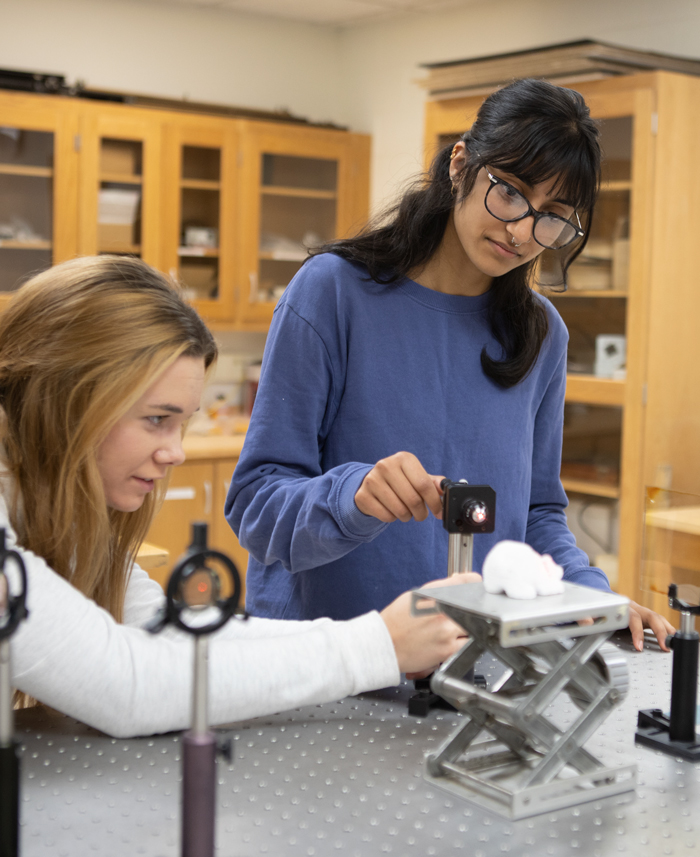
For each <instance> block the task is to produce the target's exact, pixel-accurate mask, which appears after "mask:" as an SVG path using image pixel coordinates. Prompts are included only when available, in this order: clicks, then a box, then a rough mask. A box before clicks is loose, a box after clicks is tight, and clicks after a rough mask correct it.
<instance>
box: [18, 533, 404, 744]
mask: <svg viewBox="0 0 700 857" xmlns="http://www.w3.org/2000/svg"><path fill="white" fill-rule="evenodd" d="M19 550H20V554H21V556H22V558H23V560H24V562H25V565H26V567H27V572H28V609H29V617H28V619H26V620H25V621H23V622H22V623H21V624H20V626H19V628H18V630H17V632H16V634H15V635H14V636H13V638H12V641H11V656H12V681H13V686H15V687H16V688H18V689H19V690H21V691H24V692H26V693H28V694H30V695H31V696H33V697H35V698H36V699H39V700H40V701H41V702H44V703H45V704H47V705H49V706H51V707H52V708H56V709H57V710H59V711H62V712H64V713H66V714H68V715H69V716H71V717H75V718H77V719H78V720H81V721H83V722H85V723H87V724H88V725H90V726H93V727H94V728H96V729H99V730H101V731H103V732H106V733H108V734H110V735H114V736H116V737H127V736H134V735H149V734H153V733H155V732H166V731H170V730H173V729H183V728H186V727H187V726H188V725H189V723H190V718H191V693H192V657H193V639H192V637H190V636H187V635H185V634H182V633H180V632H178V631H176V630H169V631H167V632H164V633H162V634H159V635H155V636H154V635H151V634H149V633H148V632H146V631H144V630H142V629H141V628H140V627H135V626H133V625H132V626H127V625H120V624H118V623H117V622H115V621H114V619H113V618H112V616H111V615H110V614H109V613H108V612H107V611H105V610H103V609H102V608H100V607H98V606H97V605H96V604H95V603H94V602H93V601H91V600H90V599H89V598H86V597H85V596H83V595H82V594H81V593H80V592H78V591H77V590H76V589H75V588H74V587H73V586H71V584H70V583H68V582H67V581H65V580H64V579H63V578H61V577H60V576H59V575H57V574H56V573H55V572H54V571H52V569H50V568H49V567H48V566H47V565H46V563H45V562H44V560H42V559H41V558H39V557H37V556H35V555H34V554H32V553H30V552H29V551H24V550H22V549H19ZM135 572H136V576H135V577H134V578H133V579H132V581H131V582H130V589H131V594H130V598H131V600H132V603H131V605H130V606H129V609H128V611H127V612H128V613H129V618H130V620H131V621H132V622H135V621H136V620H137V619H142V618H144V616H145V614H149V615H148V616H147V617H146V618H150V612H151V607H153V606H154V605H155V604H156V602H157V601H162V597H159V596H158V593H157V592H156V590H155V589H152V588H151V587H146V589H148V591H149V593H150V599H151V603H148V602H149V599H148V598H146V599H145V601H144V604H143V605H142V607H141V608H140V609H138V608H137V605H136V603H135V602H134V600H133V599H134V598H135V596H136V595H137V590H138V589H139V587H140V586H141V585H145V584H146V583H147V582H146V581H145V580H144V579H143V578H142V575H145V573H144V572H143V571H142V570H141V569H135ZM209 661H210V720H211V722H212V724H221V723H228V722H231V721H235V720H242V719H247V718H250V717H257V716H261V715H265V714H271V713H273V712H277V711H282V710H285V709H287V708H291V707H296V706H300V705H309V704H318V703H322V702H328V701H331V700H333V699H339V698H341V697H344V696H347V695H352V694H357V693H360V692H362V691H365V690H369V689H373V688H378V687H385V686H389V685H393V684H397V683H398V681H399V678H400V676H399V670H398V665H397V661H396V656H395V654H394V649H393V645H392V642H391V637H390V635H389V632H388V630H387V628H386V625H385V624H384V622H383V620H382V618H381V616H380V615H379V614H378V613H375V612H372V613H368V614H365V615H363V616H360V617H358V618H356V619H352V620H350V621H348V622H331V621H330V620H326V619H321V620H317V621H315V622H299V623H297V622H282V621H265V620H249V621H248V622H243V621H240V620H232V621H231V622H229V623H228V624H227V625H226V626H225V627H224V628H222V629H221V631H220V632H219V633H217V634H215V635H213V637H212V639H211V644H210V650H209Z"/></svg>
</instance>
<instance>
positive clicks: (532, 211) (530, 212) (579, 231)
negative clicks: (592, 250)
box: [484, 167, 586, 250]
mask: <svg viewBox="0 0 700 857" xmlns="http://www.w3.org/2000/svg"><path fill="white" fill-rule="evenodd" d="M485 169H486V175H487V176H488V177H489V181H490V182H491V184H490V185H489V186H488V188H487V190H486V193H485V194H484V208H485V209H486V211H488V213H489V214H490V215H491V217H495V218H496V220H500V221H501V223H517V222H518V221H519V220H524V219H525V218H526V217H532V218H534V219H533V222H532V237H533V238H534V240H535V242H536V243H537V244H539V245H540V247H544V248H545V250H562V249H563V248H564V247H568V246H569V244H571V243H572V242H573V241H575V240H576V239H577V238H583V236H584V235H585V234H586V233H585V232H584V231H583V226H582V225H581V219H580V217H579V216H578V212H577V211H576V210H575V209H574V214H575V215H576V220H577V221H578V226H576V224H575V223H572V221H571V220H567V219H566V217H562V216H561V215H560V214H554V213H553V212H551V211H537V209H536V208H533V207H532V204H531V203H530V200H529V199H528V198H527V197H526V196H525V195H524V194H523V193H522V192H521V191H519V190H518V189H517V187H513V185H512V184H510V182H507V181H506V180H505V179H501V178H499V177H498V176H494V175H493V173H491V172H490V171H489V169H488V167H486V168H485ZM498 184H502V185H505V186H506V187H509V188H511V189H512V190H514V191H515V192H516V193H517V194H518V196H521V197H522V198H523V199H524V200H525V202H526V203H527V211H526V212H525V213H524V214H520V215H518V217H513V218H509V219H508V220H506V219H505V218H503V217H499V216H498V215H497V214H494V213H493V212H492V211H491V209H490V208H489V207H488V205H487V204H486V200H487V198H488V195H489V193H491V191H492V189H493V188H494V187H496V185H498ZM543 217H555V218H556V219H557V220H562V221H563V222H564V223H566V224H568V225H569V226H571V227H572V228H573V229H574V231H575V235H573V236H572V237H571V239H570V240H569V241H567V242H566V244H562V245H561V246H560V247H550V246H548V245H547V244H543V243H542V242H541V241H538V240H537V238H536V237H535V226H536V225H537V221H538V220H541V219H542V218H543Z"/></svg>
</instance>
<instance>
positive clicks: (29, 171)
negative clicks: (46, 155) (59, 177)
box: [0, 164, 53, 179]
mask: <svg viewBox="0 0 700 857" xmlns="http://www.w3.org/2000/svg"><path fill="white" fill-rule="evenodd" d="M0 174H2V175H5V176H32V177H34V178H42V179H50V178H51V177H52V176H53V169H52V168H51V167H32V166H25V165H24V164H0Z"/></svg>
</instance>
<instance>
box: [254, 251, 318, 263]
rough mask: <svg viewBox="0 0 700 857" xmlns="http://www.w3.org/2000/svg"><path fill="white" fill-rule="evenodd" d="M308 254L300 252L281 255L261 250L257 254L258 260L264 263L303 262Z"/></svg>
mask: <svg viewBox="0 0 700 857" xmlns="http://www.w3.org/2000/svg"><path fill="white" fill-rule="evenodd" d="M308 255H309V254H308V253H307V252H306V251H304V252H303V253H302V252H301V251H300V252H299V253H283V252H277V251H275V250H261V251H260V252H259V253H258V259H261V260H264V261H266V262H305V261H306V259H307V258H308Z"/></svg>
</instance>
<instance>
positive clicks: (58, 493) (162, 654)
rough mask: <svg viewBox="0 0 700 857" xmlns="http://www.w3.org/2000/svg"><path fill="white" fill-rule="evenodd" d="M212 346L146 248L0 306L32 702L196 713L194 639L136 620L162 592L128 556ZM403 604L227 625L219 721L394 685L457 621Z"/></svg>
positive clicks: (22, 642) (43, 280) (16, 664)
mask: <svg viewBox="0 0 700 857" xmlns="http://www.w3.org/2000/svg"><path fill="white" fill-rule="evenodd" d="M216 353H217V352H216V344H215V342H214V340H213V338H212V336H211V334H210V333H209V331H208V330H207V328H206V327H205V325H204V324H203V322H202V321H201V319H200V318H199V316H198V315H197V314H196V312H195V311H194V310H193V309H192V308H191V307H190V306H188V305H187V304H186V303H185V302H184V301H183V300H182V299H181V298H180V296H179V294H178V293H177V291H176V290H175V289H174V288H173V287H172V285H171V284H170V283H169V282H168V281H167V280H166V279H165V278H164V277H162V276H161V275H160V274H159V273H157V272H156V271H154V270H153V269H151V268H149V267H148V266H147V265H145V264H143V263H142V262H140V261H138V260H135V259H129V258H121V257H110V256H101V257H94V258H83V259H76V260H72V261H70V262H65V263H63V264H62V265H58V266H56V267H55V268H52V269H50V270H48V271H46V272H44V273H42V274H39V275H38V276H36V277H34V278H33V279H32V280H30V281H29V282H28V283H26V284H25V285H24V286H22V288H21V289H19V291H18V292H17V294H16V295H15V297H14V298H13V300H12V302H11V304H10V306H9V308H8V309H7V310H6V312H4V313H3V315H2V316H1V317H0V440H1V441H2V464H3V468H2V470H3V472H2V478H1V480H0V526H2V527H5V529H6V530H7V535H8V544H9V546H11V547H16V548H17V549H18V550H19V551H20V553H21V554H22V556H23V559H24V562H25V564H26V566H27V571H28V580H29V582H28V608H29V618H28V619H27V620H26V621H25V622H23V623H22V624H21V625H20V628H19V629H18V631H17V633H16V635H15V637H14V638H13V683H14V685H15V687H16V688H17V689H18V690H19V691H20V694H21V696H23V698H24V699H25V700H26V699H27V698H35V699H38V700H39V701H41V702H43V703H45V704H47V705H49V706H51V707H53V708H56V709H58V710H60V711H63V712H65V713H67V714H69V715H71V716H73V717H76V718H78V719H80V720H83V721H85V722H86V723H88V724H90V725H92V726H94V727H96V728H98V729H101V730H103V731H105V732H108V733H110V734H113V735H118V736H127V735H137V734H149V733H153V732H159V731H167V730H170V729H179V728H184V727H185V726H186V725H187V723H188V720H189V716H190V708H189V706H190V670H189V668H188V665H189V662H190V657H191V641H190V640H188V639H187V638H185V637H184V636H183V635H181V634H179V633H178V632H177V631H169V632H165V633H164V634H162V635H160V636H158V637H153V636H151V635H149V634H147V633H146V632H145V631H143V630H142V628H143V625H144V624H145V623H146V622H147V621H148V620H149V619H150V618H151V617H152V616H153V615H154V614H155V613H156V612H157V610H158V609H159V607H160V606H161V605H162V602H163V597H164V596H163V593H162V590H161V589H160V587H159V586H158V584H156V583H154V582H153V581H151V580H150V578H149V577H148V576H147V574H146V573H145V572H144V571H143V570H141V569H140V568H139V567H138V566H137V565H136V564H134V562H133V557H134V556H135V554H136V551H137V550H138V547H139V545H140V544H141V542H142V540H143V538H144V536H145V534H146V532H147V530H148V527H149V525H150V522H151V520H152V518H153V515H154V513H155V511H156V509H157V507H158V504H159V501H160V499H161V496H162V493H163V491H164V490H165V484H166V482H167V476H168V474H169V472H170V469H171V468H172V466H174V465H177V464H180V463H181V462H182V461H183V460H184V455H183V452H182V445H181V438H182V433H183V431H184V428H185V426H186V423H187V421H188V419H189V418H190V417H191V416H192V414H193V413H194V411H195V410H196V409H197V408H198V407H199V400H200V397H201V393H202V388H203V386H204V383H205V379H206V375H207V372H208V370H209V368H210V367H211V366H212V364H213V362H214V361H215V359H216ZM376 573H377V574H381V569H377V570H376ZM408 605H409V596H408V595H407V594H404V595H403V596H401V597H400V598H398V599H397V600H396V601H395V602H393V603H392V604H390V605H389V607H387V608H386V609H385V610H384V611H382V613H381V614H379V613H376V612H372V613H368V614H366V615H364V616H360V617H358V618H357V619H353V620H351V621H348V622H331V621H329V620H323V619H322V620H318V621H315V622H284V621H275V620H256V619H253V620H251V621H249V622H247V623H241V622H232V623H229V625H227V626H226V627H225V628H223V629H222V630H221V631H220V632H218V634H217V635H216V636H215V638H214V640H213V641H212V647H211V655H210V664H211V666H210V668H211V686H212V690H211V702H210V709H211V719H212V722H214V723H224V722H228V721H231V720H237V719H243V718H247V717H252V716H257V715H262V714H266V713H270V712H273V711H279V710H283V709H285V708H289V707H292V706H296V705H303V704H309V703H317V702H322V701H328V700H331V699H335V698H339V697H342V696H345V695H348V694H355V693H359V692H360V691H363V690H368V689H371V688H376V687H383V686H387V685H391V684H395V683H397V682H398V680H399V676H400V672H402V671H407V672H410V673H414V672H418V671H423V670H427V669H429V668H431V667H433V666H434V665H435V664H437V663H438V662H440V661H442V660H443V659H445V658H446V657H447V656H449V655H450V654H451V653H452V652H453V651H455V650H456V649H457V648H458V647H459V645H460V643H459V641H458V634H459V629H458V628H457V627H456V626H455V625H453V624H452V623H451V622H449V620H447V619H445V618H444V617H437V616H433V617H422V618H412V617H410V615H409V610H408ZM1 609H2V605H0V610H1Z"/></svg>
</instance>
